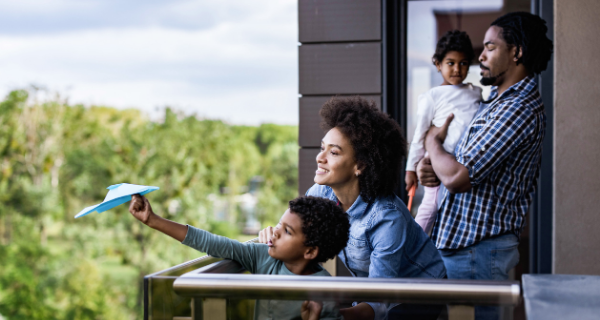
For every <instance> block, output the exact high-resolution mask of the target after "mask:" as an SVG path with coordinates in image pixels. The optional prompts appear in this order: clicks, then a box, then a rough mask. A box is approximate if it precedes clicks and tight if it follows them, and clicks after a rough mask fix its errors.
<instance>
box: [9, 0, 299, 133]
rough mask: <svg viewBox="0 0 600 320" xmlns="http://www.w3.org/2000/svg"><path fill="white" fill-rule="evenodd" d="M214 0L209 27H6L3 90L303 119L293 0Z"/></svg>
mask: <svg viewBox="0 0 600 320" xmlns="http://www.w3.org/2000/svg"><path fill="white" fill-rule="evenodd" d="M62 2H65V1H62ZM217 4H218V6H216V5H215V6H214V10H213V11H214V13H215V15H217V16H222V17H224V18H223V19H222V20H219V21H218V22H217V23H215V24H213V25H211V26H210V27H206V28H196V29H190V28H174V27H170V26H164V25H160V24H159V25H154V26H145V25H142V26H129V27H102V28H73V29H72V30H68V31H61V32H51V33H45V32H37V33H35V32H34V33H29V34H20V33H18V32H17V33H16V34H8V35H7V34H6V32H5V33H4V34H0V70H1V71H0V94H5V93H6V92H8V91H9V90H10V89H14V88H17V87H24V86H27V85H28V84H30V83H34V84H38V85H45V86H47V87H48V88H49V89H51V90H56V91H59V92H61V93H66V94H67V95H68V96H69V97H70V101H71V102H72V103H77V102H82V103H86V104H89V103H96V104H105V105H110V106H115V107H119V108H126V107H137V108H140V109H142V110H146V111H148V112H152V111H153V110H155V109H156V107H157V106H158V107H160V106H165V105H171V106H174V107H176V108H178V109H180V110H183V111H184V112H186V113H197V114H199V115H203V116H205V117H209V118H221V119H225V120H229V121H231V122H234V123H244V124H258V123H261V122H277V123H297V121H298V112H297V103H298V102H297V97H298V94H297V92H298V85H297V81H298V80H297V77H298V76H297V64H298V62H297V50H298V49H297V21H296V17H297V13H296V3H295V1H259V2H253V3H252V6H251V5H250V4H248V3H247V2H246V1H232V0H228V1H223V2H219V3H217ZM261 4H262V6H260V5H261ZM200 5H203V6H205V7H206V6H208V4H207V2H202V3H200V2H197V1H196V2H189V1H188V2H174V4H173V5H172V6H168V10H170V11H171V13H169V14H170V15H171V16H178V15H179V16H182V17H183V18H188V19H192V18H193V17H194V10H193V9H194V8H195V7H198V6H200ZM211 5H212V3H211ZM162 7H163V9H165V7H166V5H164V4H163V5H162ZM230 8H231V11H232V12H229V11H228V10H229V9H230ZM257 8H258V9H257ZM168 10H167V11H168ZM244 10H246V12H244ZM173 12H175V13H173ZM169 14H167V15H169ZM198 15H199V16H201V15H202V14H201V13H198Z"/></svg>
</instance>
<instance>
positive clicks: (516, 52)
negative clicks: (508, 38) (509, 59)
mask: <svg viewBox="0 0 600 320" xmlns="http://www.w3.org/2000/svg"><path fill="white" fill-rule="evenodd" d="M511 53H512V56H513V60H514V61H515V62H516V61H517V60H519V59H521V57H522V56H523V47H521V46H513V48H512V50H511Z"/></svg>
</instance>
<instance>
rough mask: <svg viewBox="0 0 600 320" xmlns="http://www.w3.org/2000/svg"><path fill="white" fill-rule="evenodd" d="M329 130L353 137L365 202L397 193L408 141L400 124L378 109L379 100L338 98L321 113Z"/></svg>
mask: <svg viewBox="0 0 600 320" xmlns="http://www.w3.org/2000/svg"><path fill="white" fill-rule="evenodd" d="M319 114H320V115H321V118H322V120H323V121H322V122H321V127H322V128H323V130H325V132H327V131H329V130H331V129H332V128H338V129H339V130H340V131H341V132H342V134H344V136H346V138H348V139H349V140H350V143H351V144H352V148H353V149H354V157H355V161H356V163H357V164H358V168H359V169H360V170H361V174H360V175H359V176H358V184H359V188H360V195H361V197H363V199H364V200H365V201H372V200H374V199H375V198H377V197H378V196H387V195H391V194H393V193H394V190H395V188H396V184H397V182H398V176H399V174H400V168H401V165H402V161H403V160H404V158H405V157H406V148H407V143H406V140H405V139H404V136H403V134H402V130H401V129H400V126H399V125H398V123H397V122H396V121H395V120H394V119H392V118H391V117H390V116H389V115H387V114H386V113H384V112H382V111H381V110H379V108H377V106H376V105H375V102H373V101H371V102H368V101H367V100H365V99H363V98H361V97H359V96H356V97H352V98H339V97H335V98H332V99H331V100H329V101H327V102H326V103H325V105H323V107H322V108H321V111H320V112H319Z"/></svg>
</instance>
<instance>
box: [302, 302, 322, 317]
mask: <svg viewBox="0 0 600 320" xmlns="http://www.w3.org/2000/svg"><path fill="white" fill-rule="evenodd" d="M321 310H323V303H322V302H319V301H308V300H306V301H304V302H303V303H302V307H301V308H300V315H301V316H302V320H317V319H319V317H320V316H321Z"/></svg>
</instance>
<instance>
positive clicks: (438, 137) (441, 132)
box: [425, 113, 454, 149]
mask: <svg viewBox="0 0 600 320" xmlns="http://www.w3.org/2000/svg"><path fill="white" fill-rule="evenodd" d="M453 119H454V114H453V113H451V114H450V115H449V116H448V118H446V122H444V125H443V126H441V127H439V128H438V127H436V126H431V128H429V131H428V132H427V137H426V138H425V149H429V148H428V147H427V146H428V143H431V142H432V141H431V140H434V141H436V142H438V143H439V144H443V143H444V141H446V136H448V127H450V123H451V122H452V120H453Z"/></svg>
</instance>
